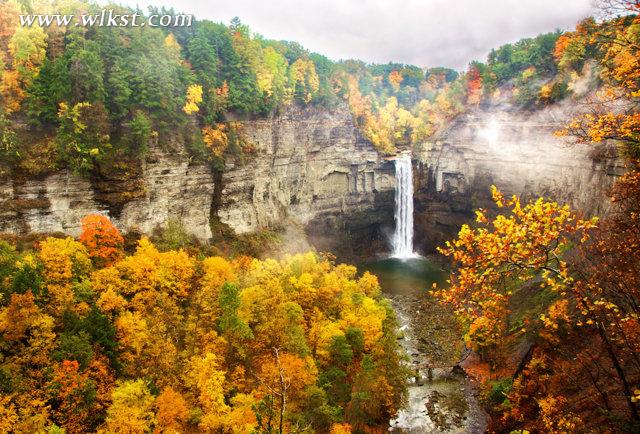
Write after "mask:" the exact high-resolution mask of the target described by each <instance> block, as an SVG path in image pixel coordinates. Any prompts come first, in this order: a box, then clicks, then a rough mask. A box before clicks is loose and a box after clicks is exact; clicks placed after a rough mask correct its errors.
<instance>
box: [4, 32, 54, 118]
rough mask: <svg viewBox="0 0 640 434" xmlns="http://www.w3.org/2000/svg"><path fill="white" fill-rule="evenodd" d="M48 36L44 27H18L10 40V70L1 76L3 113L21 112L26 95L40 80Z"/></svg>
mask: <svg viewBox="0 0 640 434" xmlns="http://www.w3.org/2000/svg"><path fill="white" fill-rule="evenodd" d="M46 39H47V35H46V33H45V32H44V30H42V27H39V26H37V25H34V26H31V27H19V28H18V29H17V30H16V31H15V32H14V34H13V36H12V37H11V39H10V40H9V44H8V49H9V54H10V56H11V59H12V62H11V69H10V70H6V71H5V72H4V73H3V74H2V82H1V83H0V94H1V95H2V98H3V105H4V111H5V112H7V113H11V112H15V111H18V110H19V109H20V106H21V104H22V101H23V100H24V98H25V92H26V90H27V88H28V87H29V86H30V85H31V83H32V82H33V80H34V78H35V77H37V76H38V72H39V71H40V67H41V66H42V64H43V63H44V60H45V48H46V45H47V43H46Z"/></svg>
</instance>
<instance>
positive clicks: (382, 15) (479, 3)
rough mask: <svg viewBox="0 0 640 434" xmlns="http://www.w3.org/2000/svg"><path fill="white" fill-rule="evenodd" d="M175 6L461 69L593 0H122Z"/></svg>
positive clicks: (586, 9)
mask: <svg viewBox="0 0 640 434" xmlns="http://www.w3.org/2000/svg"><path fill="white" fill-rule="evenodd" d="M120 2H122V3H125V4H129V5H133V6H135V5H136V4H137V5H139V6H140V7H141V8H142V9H143V10H146V6H147V5H149V4H154V5H157V6H162V5H165V6H168V7H171V6H172V7H174V8H175V9H176V11H183V12H187V13H192V14H194V15H195V16H196V18H199V19H203V18H207V19H210V20H212V21H216V22H220V21H221V22H224V23H228V22H229V20H230V19H231V18H233V17H235V16H238V17H240V19H241V20H242V21H243V22H244V23H245V24H248V25H249V26H250V27H251V29H252V30H253V31H254V32H257V33H260V34H262V35H263V36H264V37H266V38H269V39H278V40H281V39H286V40H291V41H296V42H299V43H301V44H302V45H303V46H304V47H306V48H308V49H310V50H311V51H316V52H318V53H321V54H324V55H326V56H328V57H329V58H331V59H333V60H339V59H347V58H356V59H361V60H364V61H367V62H376V63H387V62H389V61H392V62H403V63H412V64H415V65H418V66H429V67H430V66H448V67H451V68H456V69H462V68H464V67H465V66H466V65H467V64H468V63H469V62H470V61H472V60H484V58H485V57H486V55H487V53H488V52H489V50H490V49H491V48H493V47H497V46H499V45H501V44H504V43H507V42H513V41H516V40H518V39H520V38H522V37H527V36H535V35H537V34H538V33H542V32H549V31H553V30H555V29H556V28H561V29H569V28H573V27H574V25H575V23H576V22H577V21H578V20H579V19H581V18H584V17H587V16H589V15H591V14H592V7H593V6H592V0H155V1H154V0H152V1H149V0H120Z"/></svg>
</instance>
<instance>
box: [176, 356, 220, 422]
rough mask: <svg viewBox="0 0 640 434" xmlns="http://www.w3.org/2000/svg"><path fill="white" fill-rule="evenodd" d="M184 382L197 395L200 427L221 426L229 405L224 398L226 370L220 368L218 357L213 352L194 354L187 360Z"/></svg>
mask: <svg viewBox="0 0 640 434" xmlns="http://www.w3.org/2000/svg"><path fill="white" fill-rule="evenodd" d="M186 375H187V377H186V379H185V380H186V382H187V384H188V385H189V387H190V388H192V390H194V391H195V392H196V393H197V395H198V402H199V404H200V405H201V407H202V410H203V412H204V414H203V416H202V419H201V420H200V428H201V429H202V430H204V431H208V432H210V431H215V430H218V429H220V428H222V427H223V422H224V416H225V415H226V414H227V413H229V410H230V409H229V406H228V405H227V404H226V403H225V400H224V384H225V375H226V372H225V371H224V370H222V369H221V368H220V358H219V357H218V356H217V355H215V354H213V353H210V352H208V353H206V354H204V355H203V356H194V357H193V358H191V360H190V362H189V367H188V370H187V374H186Z"/></svg>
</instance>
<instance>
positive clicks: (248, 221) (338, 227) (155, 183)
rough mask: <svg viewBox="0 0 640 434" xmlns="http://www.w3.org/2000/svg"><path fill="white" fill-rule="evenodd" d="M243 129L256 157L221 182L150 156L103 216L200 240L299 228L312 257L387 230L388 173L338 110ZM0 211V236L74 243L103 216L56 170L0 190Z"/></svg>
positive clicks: (124, 225)
mask: <svg viewBox="0 0 640 434" xmlns="http://www.w3.org/2000/svg"><path fill="white" fill-rule="evenodd" d="M244 131H245V133H246V134H247V136H248V139H249V140H250V141H251V142H252V143H253V144H254V146H255V148H256V152H255V153H254V154H251V155H250V156H249V157H248V158H247V159H246V161H245V162H244V163H243V164H237V163H235V162H234V161H232V160H231V159H230V160H229V161H227V168H226V170H225V172H224V173H223V175H222V177H216V176H214V174H213V173H212V172H211V171H210V169H209V168H208V167H207V166H204V165H194V164H191V163H190V161H189V158H188V156H187V155H186V153H177V154H175V153H174V154H169V153H167V152H163V151H162V150H160V149H153V150H152V152H151V155H150V156H149V157H148V158H147V161H146V162H145V163H144V164H143V167H142V180H143V181H144V184H145V190H146V193H145V194H144V195H143V197H140V198H136V199H134V200H132V201H130V202H128V203H126V204H125V205H124V207H123V208H122V210H121V211H120V212H118V214H117V215H111V216H110V217H111V218H112V220H113V221H114V222H115V223H116V225H117V226H118V227H119V228H120V229H121V230H123V231H128V230H131V229H137V230H140V231H142V232H146V233H149V232H151V231H152V230H153V229H154V228H155V227H156V226H158V225H161V224H163V223H164V222H166V221H167V220H168V219H169V218H176V219H179V220H181V221H182V222H183V223H184V225H185V227H186V228H187V229H188V230H189V231H190V232H191V233H193V234H195V235H196V236H198V237H199V238H200V239H205V240H206V239H208V238H210V236H211V229H210V217H211V216H212V215H213V216H214V217H217V218H218V219H219V220H220V221H221V222H223V223H225V224H227V225H229V226H230V227H231V228H232V229H234V230H235V231H236V232H237V233H245V232H251V231H255V230H259V229H261V228H266V227H277V226H284V225H286V224H296V225H299V226H302V227H307V229H308V233H309V235H310V238H311V239H312V240H313V241H315V243H316V245H317V246H318V247H319V248H321V249H335V248H337V247H339V246H341V245H342V246H344V245H346V243H343V242H342V241H344V237H345V236H347V237H352V238H354V239H355V238H358V239H365V238H374V239H378V240H380V241H381V242H382V239H383V238H384V237H382V235H380V234H381V229H380V228H381V225H383V224H386V225H391V226H392V225H393V190H394V178H393V165H392V163H390V162H387V161H385V160H384V159H382V158H381V157H380V156H379V155H378V154H377V152H376V151H375V149H374V148H373V147H372V146H371V145H370V144H369V143H367V142H366V141H364V140H363V139H362V138H361V137H360V136H359V134H358V133H357V130H356V128H355V127H354V125H353V121H352V118H351V115H350V113H349V110H348V108H347V107H345V106H342V107H339V108H337V109H336V110H333V111H326V110H318V109H315V108H306V109H300V108H292V109H290V110H288V111H286V112H284V113H282V114H279V115H274V116H272V117H270V118H266V119H259V120H251V121H246V122H244ZM216 184H217V185H216ZM214 192H220V193H221V194H219V195H216V194H214ZM218 196H219V199H216V197H218ZM0 208H1V211H0V231H8V232H13V233H26V232H29V231H34V232H65V233H69V234H71V235H78V233H79V230H80V219H81V218H82V217H83V216H84V215H86V214H90V213H96V212H98V213H105V214H109V211H108V209H107V207H106V206H105V205H103V204H101V203H100V201H99V197H98V196H97V195H96V193H95V191H94V189H93V188H92V185H91V183H90V182H89V181H87V180H84V179H81V178H79V177H77V176H75V175H73V174H70V173H68V172H66V171H65V172H61V173H57V174H54V175H51V176H49V177H46V178H45V179H42V180H26V181H17V180H7V181H5V182H2V183H0Z"/></svg>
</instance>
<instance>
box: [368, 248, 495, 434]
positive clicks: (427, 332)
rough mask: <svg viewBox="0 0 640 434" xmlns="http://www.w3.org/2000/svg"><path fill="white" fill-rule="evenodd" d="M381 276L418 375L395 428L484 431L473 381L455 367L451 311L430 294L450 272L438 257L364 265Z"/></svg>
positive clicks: (457, 346)
mask: <svg viewBox="0 0 640 434" xmlns="http://www.w3.org/2000/svg"><path fill="white" fill-rule="evenodd" d="M360 268H361V269H362V270H368V271H370V272H371V273H373V274H375V275H376V276H377V277H378V280H379V282H380V286H381V287H382V291H383V292H384V294H385V296H386V297H387V298H388V299H389V300H391V302H392V304H393V306H394V308H395V310H396V314H397V317H398V323H399V327H400V331H401V337H400V338H399V339H401V344H402V346H403V348H404V349H405V351H406V352H407V354H408V355H409V362H408V363H409V364H410V365H411V369H412V371H413V372H414V373H415V375H414V376H413V377H412V378H411V382H410V384H409V394H408V402H407V405H406V406H405V408H403V409H402V410H401V411H400V412H399V413H398V415H397V417H396V418H395V419H393V420H391V421H389V431H390V432H395V433H482V432H484V427H485V417H484V412H483V411H482V409H481V407H480V405H479V404H478V400H477V396H476V388H475V387H474V385H473V384H472V382H471V380H470V379H469V378H468V377H466V376H465V375H464V372H463V371H462V369H460V368H458V367H457V364H458V362H459V361H460V359H461V356H462V354H463V350H464V345H463V341H462V338H461V333H460V331H459V329H458V324H457V321H456V319H455V318H454V317H453V314H452V313H451V312H450V311H449V310H448V309H447V308H446V307H444V306H442V305H440V304H438V302H437V301H436V300H435V298H434V297H433V296H432V295H431V294H430V293H429V291H428V290H427V289H430V288H431V286H432V284H433V283H434V282H436V283H438V284H439V285H442V284H444V283H445V282H446V278H447V273H446V272H445V271H444V270H442V269H441V268H440V267H439V266H438V265H436V264H435V263H434V262H432V261H430V260H428V259H426V258H422V257H415V258H411V259H395V258H389V259H383V260H378V261H372V262H367V263H364V264H361V265H360Z"/></svg>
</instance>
